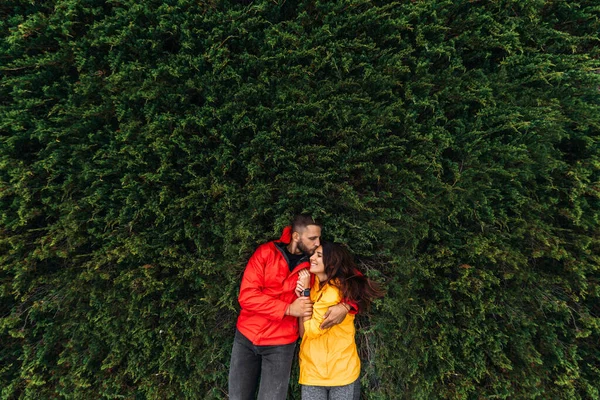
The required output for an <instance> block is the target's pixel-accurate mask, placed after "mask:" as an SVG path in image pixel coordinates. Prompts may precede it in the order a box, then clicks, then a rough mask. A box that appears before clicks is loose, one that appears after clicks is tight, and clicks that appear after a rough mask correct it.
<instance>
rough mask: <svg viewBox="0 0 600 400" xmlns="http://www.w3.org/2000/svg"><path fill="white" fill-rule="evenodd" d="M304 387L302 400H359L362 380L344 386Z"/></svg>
mask: <svg viewBox="0 0 600 400" xmlns="http://www.w3.org/2000/svg"><path fill="white" fill-rule="evenodd" d="M300 386H302V400H359V398H360V378H359V379H357V380H355V381H354V382H352V383H351V384H349V385H344V386H309V385H300Z"/></svg>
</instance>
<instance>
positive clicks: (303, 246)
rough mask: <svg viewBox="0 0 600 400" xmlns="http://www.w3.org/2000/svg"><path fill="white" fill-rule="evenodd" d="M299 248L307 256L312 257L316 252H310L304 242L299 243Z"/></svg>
mask: <svg viewBox="0 0 600 400" xmlns="http://www.w3.org/2000/svg"><path fill="white" fill-rule="evenodd" d="M298 248H299V249H300V251H302V252H303V253H304V254H306V255H307V256H312V255H313V254H314V253H315V251H314V250H310V249H309V248H308V247H306V246H305V245H304V243H302V242H298Z"/></svg>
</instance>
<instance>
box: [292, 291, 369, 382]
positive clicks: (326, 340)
mask: <svg viewBox="0 0 600 400" xmlns="http://www.w3.org/2000/svg"><path fill="white" fill-rule="evenodd" d="M318 287H319V280H318V279H315V283H314V285H313V287H312V289H311V291H310V299H311V300H312V301H313V303H314V305H313V314H312V318H311V319H309V320H308V321H305V322H304V336H303V337H302V343H301V344H300V384H302V385H311V386H343V385H348V384H350V383H352V382H354V381H355V380H357V379H358V377H359V375H360V359H359V358H358V353H357V351H356V343H355V342H354V333H355V329H354V315H352V314H348V315H346V318H345V319H344V320H343V321H342V322H341V323H340V324H338V325H335V326H333V327H332V328H329V329H326V330H321V329H319V326H320V325H321V322H323V315H324V314H325V313H326V312H327V309H328V308H329V307H331V306H333V305H336V304H338V303H339V302H340V301H341V295H340V292H339V290H338V289H337V288H336V287H334V286H332V285H330V284H326V285H325V286H323V288H321V289H320V290H318V289H317V288H318Z"/></svg>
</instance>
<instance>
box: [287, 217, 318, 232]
mask: <svg viewBox="0 0 600 400" xmlns="http://www.w3.org/2000/svg"><path fill="white" fill-rule="evenodd" d="M309 225H317V226H321V224H320V223H318V222H317V221H315V220H314V219H313V217H311V216H310V215H308V214H300V215H296V216H295V217H294V220H293V221H292V232H302V231H303V230H304V228H306V227H307V226H309Z"/></svg>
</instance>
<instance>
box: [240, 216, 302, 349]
mask: <svg viewBox="0 0 600 400" xmlns="http://www.w3.org/2000/svg"><path fill="white" fill-rule="evenodd" d="M291 238H292V228H291V227H290V226H288V227H286V228H285V229H284V230H283V233H282V234H281V238H280V239H279V240H276V241H272V242H268V243H265V244H263V245H261V246H259V248H258V249H256V251H255V252H254V254H253V255H252V257H250V260H249V261H248V265H246V270H245V271H244V277H243V278H242V284H241V287H240V295H239V297H238V301H239V302H240V306H241V307H242V310H241V312H240V316H239V317H238V320H237V328H238V330H239V331H240V332H241V333H242V334H243V335H244V336H246V337H247V338H248V339H249V340H250V341H251V342H252V343H253V344H255V345H257V346H270V345H284V344H290V343H293V342H295V341H296V340H297V339H298V318H297V317H292V316H289V315H288V316H286V315H285V310H286V308H287V307H288V306H289V305H290V304H291V303H293V302H294V300H296V298H297V297H296V294H295V293H294V289H295V288H296V282H297V281H298V272H299V271H300V270H302V269H304V268H307V267H308V266H309V263H308V260H307V261H304V262H301V263H299V264H298V265H297V266H296V267H295V268H294V270H293V271H292V272H290V269H289V267H288V263H287V261H286V259H285V257H284V255H283V253H282V250H280V249H279V248H278V247H277V246H276V245H275V243H285V244H288V243H290V240H291Z"/></svg>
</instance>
